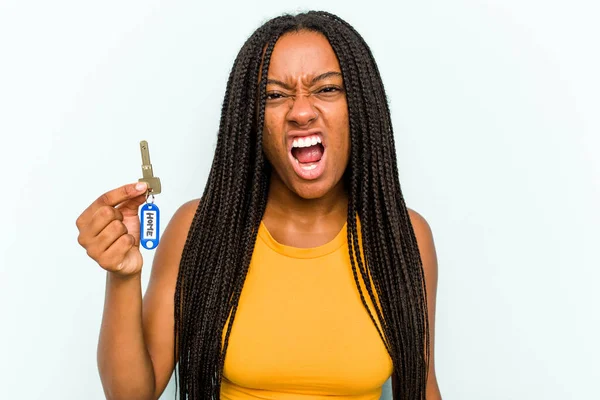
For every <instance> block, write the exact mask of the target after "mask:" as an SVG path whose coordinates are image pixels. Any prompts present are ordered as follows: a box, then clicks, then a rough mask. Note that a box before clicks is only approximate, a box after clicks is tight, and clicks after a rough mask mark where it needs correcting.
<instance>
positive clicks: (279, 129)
mask: <svg viewBox="0 0 600 400" xmlns="http://www.w3.org/2000/svg"><path fill="white" fill-rule="evenodd" d="M267 78H268V81H267V101H266V106H265V124H264V129H263V149H264V152H265V155H266V157H267V159H268V160H269V162H270V163H271V165H272V166H273V174H274V176H273V178H274V179H280V180H281V181H282V182H283V183H284V185H285V186H286V187H287V188H288V189H290V190H291V191H293V192H295V193H296V194H297V195H298V196H300V197H302V198H305V199H315V198H319V197H322V196H323V195H325V194H326V193H328V192H329V191H330V190H331V189H332V188H333V187H334V186H336V185H337V184H340V180H341V178H342V176H343V174H344V171H345V170H346V166H347V165H348V158H349V154H350V143H349V141H350V140H349V123H348V106H347V102H346V93H345V90H344V82H343V80H342V74H341V69H340V65H339V62H338V60H337V57H336V55H335V53H334V51H333V49H332V48H331V45H330V44H329V42H328V40H327V39H326V38H325V36H323V35H322V34H320V33H316V32H309V31H300V32H293V33H288V34H285V35H283V36H281V38H280V39H279V40H278V41H277V43H276V44H275V47H274V49H273V53H272V55H271V63H270V65H269V71H268V77H267Z"/></svg>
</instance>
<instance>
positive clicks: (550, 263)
mask: <svg viewBox="0 0 600 400" xmlns="http://www.w3.org/2000/svg"><path fill="white" fill-rule="evenodd" d="M310 8H317V9H325V10H328V11H331V12H334V13H336V14H338V15H340V16H341V17H343V18H345V19H346V20H347V21H349V22H350V23H351V24H353V25H354V26H355V27H356V28H357V29H358V31H359V32H361V34H362V35H363V36H364V37H365V39H366V40H367V42H368V43H369V45H370V46H371V48H372V50H373V52H374V54H375V58H376V60H377V61H378V63H379V66H380V70H381V73H382V76H383V79H384V83H385V85H386V89H387V93H388V95H389V99H390V104H391V110H392V117H393V122H394V127H395V132H396V145H397V152H398V162H399V168H400V179H401V183H402V189H403V192H404V195H405V198H406V201H407V204H408V205H409V207H411V208H413V209H415V210H417V211H418V212H420V213H421V214H422V215H423V216H425V218H426V219H427V220H428V221H429V223H430V225H431V228H432V230H433V234H434V239H435V242H436V246H437V252H438V259H439V289H438V307H437V329H436V338H435V340H436V341H435V344H436V352H435V356H436V365H437V375H438V381H439V384H440V388H441V390H442V393H443V396H444V399H445V400H450V399H459V400H481V399H490V400H507V399H523V400H530V399H545V400H565V399H589V398H592V397H594V395H595V394H596V393H597V388H596V386H597V382H598V381H599V380H600V370H599V369H598V368H597V361H598V356H599V355H600V351H599V350H600V345H599V344H598V337H600V319H599V318H600V317H599V314H598V311H597V307H598V305H599V304H600V295H599V291H598V282H599V278H600V272H599V271H600V268H599V267H600V262H599V261H600V257H599V255H598V246H599V243H600V233H599V228H598V227H599V226H600V212H599V207H598V206H599V204H600V189H599V186H600V185H599V181H600V179H599V176H600V161H599V157H598V156H599V150H600V138H599V136H600V134H599V132H600V129H599V128H600V123H599V117H598V115H599V113H598V110H600V101H599V96H598V93H600V80H599V77H598V71H600V60H599V57H600V56H599V52H598V41H597V39H598V38H599V37H600V28H599V26H598V24H597V16H598V15H599V11H600V10H599V6H598V3H597V2H593V1H581V0H575V1H569V2H567V1H541V0H540V1H534V0H497V1H492V0H455V1H444V0H426V1H410V2H409V1H399V2H391V1H390V2H387V1H375V0H374V1H368V2H364V1H361V2H347V1H300V2H292V1H284V0H280V1H262V2H260V3H258V4H256V3H251V2H246V1H244V2H243V1H235V2H234V1H219V2H208V3H207V2H200V1H169V2H167V1H157V0H155V1H118V2H117V1H114V0H109V1H104V2H89V1H74V0H73V1H67V0H56V1H52V2H48V1H27V0H19V1H15V0H1V1H0V171H1V172H2V182H1V185H2V189H3V191H2V196H1V197H0V203H1V206H2V208H1V209H2V211H3V213H4V214H3V215H2V229H0V312H1V315H2V329H1V330H0V377H1V379H2V385H0V398H3V399H13V398H20V399H23V398H24V399H101V398H103V394H102V388H101V385H100V381H99V378H98V372H97V367H96V344H97V340H98V331H99V325H100V319H101V314H102V306H103V299H104V284H105V274H104V272H103V271H102V270H101V269H100V268H99V267H98V266H97V265H95V264H94V263H93V261H91V260H90V259H89V258H87V256H86V254H85V251H84V250H83V249H81V248H80V247H79V246H78V245H77V240H76V238H77V230H76V228H75V219H76V218H77V216H78V215H79V213H80V212H81V211H82V210H83V209H84V208H85V207H87V205H88V204H89V203H90V202H91V201H92V200H94V199H95V198H96V197H98V196H99V195H100V194H101V193H103V192H105V191H107V190H109V189H111V188H114V187H117V186H120V185H122V184H125V183H128V182H134V181H136V180H137V178H138V177H139V175H140V172H141V171H140V158H139V148H138V143H139V141H140V140H142V139H145V140H148V142H149V143H150V147H151V150H152V162H153V165H154V171H155V172H156V175H157V176H159V177H160V178H161V180H162V183H163V193H162V194H161V195H160V196H158V197H157V203H158V204H159V205H160V206H161V211H162V217H163V225H162V226H163V227H164V226H165V224H166V223H167V222H168V220H169V219H170V218H171V216H172V214H173V212H174V211H175V210H176V208H177V207H178V206H179V205H181V204H182V203H184V202H185V201H187V200H189V199H192V198H197V197H199V196H200V195H201V193H202V189H203V186H204V184H205V181H206V178H207V174H208V171H209V167H210V163H211V158H212V154H213V151H214V145H215V141H216V130H217V127H218V122H219V112H220V107H221V101H222V99H223V94H224V90H225V84H226V80H227V75H228V72H229V69H230V67H231V65H232V62H233V59H234V57H235V55H236V54H237V52H238V50H239V48H240V46H241V45H242V44H243V42H244V40H245V39H246V38H247V37H248V35H250V33H251V32H252V31H253V30H254V29H255V28H257V27H258V26H259V25H260V24H261V23H262V22H264V21H265V20H267V19H268V18H271V17H273V16H276V15H278V14H280V13H282V12H284V11H295V10H298V9H300V10H306V9H310ZM143 254H144V258H145V265H146V266H149V265H151V261H152V256H153V253H152V252H151V251H144V253H143ZM148 277H149V268H148V267H145V270H144V274H143V278H144V279H143V284H144V287H145V285H146V284H147V280H148ZM173 389H174V387H173V386H169V387H168V389H167V390H166V392H165V395H164V396H163V398H165V399H171V398H172V394H173Z"/></svg>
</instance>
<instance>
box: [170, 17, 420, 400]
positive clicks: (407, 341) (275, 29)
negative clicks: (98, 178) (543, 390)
mask: <svg viewBox="0 0 600 400" xmlns="http://www.w3.org/2000/svg"><path fill="white" fill-rule="evenodd" d="M300 30H309V31H315V32H320V33H321V34H323V35H324V36H325V37H326V38H327V39H328V40H329V42H330V44H331V46H332V48H333V50H334V52H335V53H336V55H337V57H338V60H339V62H340V67H341V70H342V75H343V77H344V85H345V87H346V96H347V102H348V118H349V128H350V143H351V148H350V151H351V154H350V161H349V163H348V167H347V169H346V172H345V174H344V177H343V179H344V183H345V184H346V186H347V190H348V216H347V220H348V221H347V227H348V236H347V239H348V249H349V258H350V263H351V266H352V272H353V275H354V280H355V283H356V286H357V289H358V292H359V294H360V299H361V301H362V303H363V306H364V307H365V309H366V311H367V312H368V314H369V316H370V318H371V321H372V322H373V324H374V325H375V327H376V328H377V331H378V333H379V336H380V337H381V339H382V341H383V343H384V344H385V346H386V348H387V350H388V353H389V354H390V357H391V358H392V361H393V365H394V371H393V374H394V378H395V382H396V384H395V385H394V399H395V400H405V399H406V400H416V399H418V400H423V399H425V385H426V381H427V370H428V363H429V362H428V360H429V325H428V320H427V303H426V298H427V297H426V291H425V280H424V274H423V268H422V263H421V259H420V256H419V250H418V246H417V242H416V238H415V234H414V231H413V228H412V225H411V222H410V217H409V215H408V210H407V208H406V205H405V203H404V198H403V196H402V192H401V188H400V183H399V177H398V168H397V162H396V155H395V144H394V137H393V129H392V123H391V116H390V110H389V106H388V102H387V98H386V95H385V91H384V88H383V83H382V81H381V76H380V74H379V71H378V68H377V64H376V63H375V60H374V58H373V55H372V53H371V51H370V49H369V47H368V46H367V44H366V43H365V42H364V40H363V39H362V37H361V36H360V35H359V34H358V32H356V30H355V29H354V28H353V27H352V26H350V25H349V24H348V23H346V22H345V21H343V20H342V19H340V18H339V17H337V16H335V15H333V14H330V13H326V12H317V11H310V12H307V13H302V14H298V15H295V16H292V15H283V16H280V17H277V18H274V19H272V20H270V21H268V22H266V23H265V24H264V25H263V26H261V27H260V28H259V29H258V30H256V32H254V33H253V34H252V35H251V36H250V37H249V38H248V40H247V41H246V42H245V43H244V45H243V46H242V49H241V50H240V52H239V54H238V56H237V58H236V60H235V62H234V64H233V67H232V70H231V73H230V75H229V79H228V82H227V89H226V91H225V97H224V100H223V106H222V109H221V120H220V125H219V133H218V139H217V146H216V149H215V156H214V159H213V163H212V166H211V170H210V174H209V177H208V181H207V184H206V187H205V189H204V193H203V195H202V200H201V202H200V205H199V207H198V209H197V210H196V214H195V215H194V218H193V221H192V225H191V227H190V230H189V233H188V236H187V239H186V243H185V246H184V250H183V254H182V257H181V263H180V268H179V274H178V277H177V285H176V289H175V310H174V317H175V329H174V335H175V348H174V351H178V352H179V359H178V360H177V361H178V363H179V367H178V371H179V374H178V376H177V375H176V384H177V387H178V388H179V391H180V397H181V398H182V399H186V398H189V399H218V398H219V395H220V386H221V379H222V375H223V368H224V364H225V355H226V352H227V347H228V344H229V336H230V333H231V329H232V326H233V323H234V319H235V315H236V312H237V308H238V303H239V299H240V295H241V292H242V288H243V285H244V281H245V279H246V275H247V273H248V268H249V266H250V261H251V258H252V252H253V250H254V245H255V242H256V237H257V233H258V228H259V226H260V222H261V220H262V217H263V215H264V211H265V208H266V203H267V193H268V186H269V178H270V174H271V166H270V164H269V163H268V162H267V161H266V160H265V158H264V155H263V151H262V141H263V138H262V127H263V125H264V119H265V101H266V82H267V72H268V69H269V64H270V59H271V55H272V53H273V49H274V47H275V43H276V42H277V40H278V39H279V37H281V35H283V34H285V33H287V32H294V31H300ZM261 65H262V67H261ZM259 77H260V81H259ZM359 219H360V229H359V225H358V220H359ZM359 231H360V232H359ZM359 238H360V240H359ZM361 241H362V243H361ZM359 277H360V279H361V280H362V281H363V282H364V283H365V288H366V292H367V293H366V295H367V296H368V297H369V299H370V301H371V302H372V304H373V308H374V314H375V315H376V317H377V320H378V321H379V323H380V325H381V328H380V327H379V326H378V324H377V321H376V319H375V315H373V313H372V312H371V309H370V307H369V306H368V305H367V301H366V298H365V294H364V293H363V290H362V288H361V285H360V282H359ZM377 298H378V299H377ZM223 333H224V336H223ZM424 349H425V353H424ZM176 392H177V390H176Z"/></svg>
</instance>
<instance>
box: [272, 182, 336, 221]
mask: <svg viewBox="0 0 600 400" xmlns="http://www.w3.org/2000/svg"><path fill="white" fill-rule="evenodd" d="M347 213H348V194H347V193H346V190H345V188H344V183H343V180H340V181H339V182H338V184H337V185H336V186H334V187H333V188H332V189H331V190H330V191H329V192H327V193H326V194H325V195H324V196H322V197H319V198H316V199H305V198H302V197H300V196H298V195H297V194H296V193H295V192H293V191H291V190H290V189H289V188H288V187H287V186H286V185H285V184H284V183H283V182H282V181H281V179H279V178H278V177H276V174H275V173H273V174H272V175H271V182H270V186H269V194H268V198H267V206H266V209H265V219H277V220H280V221H281V220H283V221H287V222H286V223H285V225H288V226H289V225H295V226H319V225H322V224H336V225H339V224H342V225H343V223H344V222H345V221H346V217H347Z"/></svg>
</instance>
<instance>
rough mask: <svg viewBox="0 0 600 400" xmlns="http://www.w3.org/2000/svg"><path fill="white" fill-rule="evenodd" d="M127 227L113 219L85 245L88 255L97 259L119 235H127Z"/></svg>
mask: <svg viewBox="0 0 600 400" xmlns="http://www.w3.org/2000/svg"><path fill="white" fill-rule="evenodd" d="M127 234H128V232H127V227H126V226H125V225H124V224H123V222H121V221H119V220H117V219H115V220H113V221H112V222H111V223H109V224H108V225H107V226H106V227H105V228H104V229H103V230H102V231H101V232H100V233H99V234H98V235H97V236H96V237H95V238H94V239H93V240H92V241H90V243H89V244H88V246H87V247H86V249H87V252H88V255H89V256H90V257H91V258H93V259H94V260H96V261H98V260H99V259H100V258H101V257H102V254H103V253H104V252H106V250H107V249H108V248H109V247H110V246H111V245H112V244H113V243H115V242H116V241H117V240H119V239H120V238H121V236H124V235H127Z"/></svg>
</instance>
